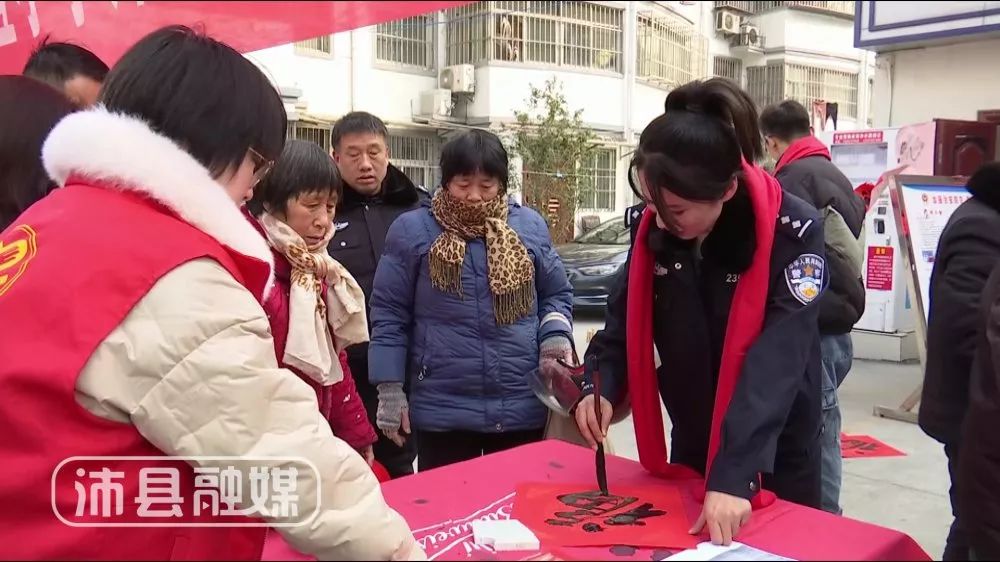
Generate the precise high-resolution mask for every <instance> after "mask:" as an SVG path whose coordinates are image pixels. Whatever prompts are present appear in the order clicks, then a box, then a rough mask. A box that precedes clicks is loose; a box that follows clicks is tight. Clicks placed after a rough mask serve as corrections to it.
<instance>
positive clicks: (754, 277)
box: [625, 161, 781, 508]
mask: <svg viewBox="0 0 1000 562" xmlns="http://www.w3.org/2000/svg"><path fill="white" fill-rule="evenodd" d="M743 180H744V184H745V185H746V188H747V190H748V192H749V196H750V201H751V204H752V206H753V213H754V232H755V235H756V239H757V247H756V249H755V250H754V254H753V264H752V265H751V266H750V269H748V270H747V271H746V272H744V273H743V275H742V276H741V277H740V280H739V282H738V283H737V285H736V292H735V294H734V295H733V302H732V306H731V308H730V310H729V322H728V325H727V327H726V339H725V345H724V347H723V351H722V363H721V365H720V367H719V383H718V388H717V390H716V393H715V405H714V408H713V410H712V431H711V434H710V437H709V445H708V462H707V463H706V467H705V474H706V476H707V475H708V474H709V473H710V471H711V469H712V462H713V461H714V460H715V456H716V454H717V453H718V451H719V445H720V437H721V432H722V420H723V419H724V418H725V415H726V411H727V410H728V409H729V403H730V401H731V400H732V397H733V392H734V391H735V390H736V383H737V381H738V380H739V376H740V373H741V371H742V369H743V360H744V358H745V357H746V354H747V351H748V350H749V349H750V346H751V345H752V344H753V342H754V341H755V340H756V339H757V336H758V335H759V334H760V331H761V329H762V328H763V325H764V312H765V308H766V304H767V293H768V286H769V279H768V277H769V274H770V265H771V263H770V262H771V248H772V246H773V245H774V226H775V224H776V222H777V220H778V212H779V210H780V207H781V186H780V185H779V184H778V181H777V180H775V179H774V178H773V177H771V176H770V175H768V174H767V173H765V172H764V171H763V170H762V169H761V168H760V167H758V166H753V165H750V164H748V163H747V162H746V161H744V162H743ZM655 222H656V217H655V215H654V214H653V212H652V211H650V210H648V209H647V210H646V212H645V213H644V214H643V216H642V222H640V223H639V233H638V234H637V235H636V239H635V245H634V247H633V249H632V261H631V265H630V266H629V268H630V269H629V281H628V304H627V305H626V314H627V317H626V322H627V326H628V328H627V330H628V331H627V337H626V344H625V349H626V351H627V356H628V358H627V363H628V385H629V396H630V401H631V404H632V421H633V423H634V424H635V435H636V442H637V445H638V449H639V461H640V462H641V463H642V466H643V467H645V468H646V470H648V471H650V472H652V473H653V474H655V475H657V476H660V477H663V478H698V477H700V476H699V475H698V474H697V473H696V472H695V471H694V470H692V469H691V468H688V467H686V466H681V465H674V464H670V463H669V462H668V458H669V457H668V456H667V442H666V436H665V434H664V431H663V415H662V413H661V410H660V408H661V400H660V389H659V384H658V380H657V376H656V367H655V364H654V357H653V353H654V352H653V343H654V342H653V267H654V260H655V258H654V256H653V252H652V251H651V250H650V248H649V245H648V243H647V239H648V234H649V229H650V228H653V225H654V224H655ZM665 368H666V367H665ZM681 376H683V374H681ZM773 501H774V495H773V494H771V493H770V492H765V493H762V494H758V495H757V496H756V497H754V499H753V500H752V503H753V506H754V507H755V508H759V507H765V506H767V505H770V503H772V502H773Z"/></svg>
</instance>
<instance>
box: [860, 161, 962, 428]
mask: <svg viewBox="0 0 1000 562" xmlns="http://www.w3.org/2000/svg"><path fill="white" fill-rule="evenodd" d="M888 183H889V197H890V199H891V201H892V209H893V214H894V215H895V217H894V218H895V222H896V231H897V232H898V233H899V247H900V254H902V258H903V263H904V264H905V270H906V271H907V273H908V275H906V279H907V284H908V285H909V289H910V294H911V295H912V296H913V301H914V302H913V305H914V306H913V309H914V310H915V311H916V313H917V315H916V318H915V319H914V320H915V322H914V324H915V326H916V332H917V334H916V335H917V353H918V355H919V356H920V362H921V363H926V358H927V315H928V314H929V312H930V289H931V273H932V272H933V271H934V264H935V261H936V259H937V248H938V242H939V241H940V239H941V233H942V232H943V231H944V227H945V225H947V224H948V220H949V219H950V218H951V215H952V213H954V212H955V210H956V209H958V207H959V205H961V204H962V203H964V202H965V201H966V200H967V199H969V197H970V195H969V192H968V191H966V189H965V178H947V177H937V176H909V175H898V176H892V177H890V178H889V182H888ZM922 388H923V385H921V386H918V387H917V388H916V389H914V390H913V391H912V392H911V393H910V395H909V396H907V398H906V399H905V400H904V401H903V403H902V404H901V405H900V406H899V407H898V408H888V407H885V406H876V407H875V415H878V416H882V417H887V418H892V419H897V420H901V421H908V422H914V423H915V422H916V415H915V414H914V412H913V409H914V408H915V407H916V406H917V404H918V403H919V402H920V394H921V390H922Z"/></svg>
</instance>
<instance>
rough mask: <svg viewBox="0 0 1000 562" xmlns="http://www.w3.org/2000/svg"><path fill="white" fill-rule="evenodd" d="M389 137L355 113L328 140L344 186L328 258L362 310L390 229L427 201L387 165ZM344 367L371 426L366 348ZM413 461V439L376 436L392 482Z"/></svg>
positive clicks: (374, 406)
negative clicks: (351, 281) (359, 297)
mask: <svg viewBox="0 0 1000 562" xmlns="http://www.w3.org/2000/svg"><path fill="white" fill-rule="evenodd" d="M388 136H389V132H388V129H387V128H386V126H385V123H383V122H382V120H381V119H379V118H378V117H376V116H374V115H372V114H370V113H365V112H354V113H348V114H347V115H345V116H344V117H342V118H341V119H340V120H339V121H337V123H336V124H335V125H334V126H333V133H332V135H331V139H330V140H331V143H332V146H333V150H334V154H333V156H334V160H335V161H336V162H337V169H338V170H339V171H340V177H341V178H342V179H343V181H344V195H343V198H342V200H341V201H340V202H339V203H338V205H337V217H336V219H335V225H334V226H335V228H336V229H337V233H336V234H335V235H334V237H333V240H331V241H330V246H329V250H330V255H331V256H333V258H334V259H336V260H337V261H339V262H340V263H342V264H344V266H345V267H346V268H347V270H348V271H350V272H351V275H353V276H354V278H355V279H357V281H358V284H359V285H361V289H362V290H363V291H364V293H365V302H366V305H368V303H370V302H371V296H372V282H373V280H374V278H375V267H376V266H377V265H378V260H379V258H380V257H381V256H382V249H383V246H384V245H385V235H386V233H387V232H389V226H390V225H391V224H392V222H393V221H394V220H396V217H398V216H399V215H401V214H403V213H405V212H407V211H410V210H412V209H415V208H417V207H418V206H420V203H421V201H423V200H426V199H428V198H429V195H428V194H427V192H426V191H424V190H423V189H421V188H418V187H416V186H414V185H413V182H412V181H410V179H409V178H407V177H406V174H404V173H403V172H402V171H400V170H399V168H396V167H395V166H393V165H392V164H390V163H389V156H390V155H389V147H388V144H387V140H388ZM369 312H370V309H369ZM370 318H371V315H370V314H369V319H370ZM369 328H370V326H369ZM347 361H348V364H349V365H350V367H351V373H352V374H353V375H354V379H355V382H356V384H357V387H358V394H360V395H361V400H362V401H363V402H364V404H365V409H366V410H367V411H368V418H369V419H370V420H371V423H372V425H374V424H375V413H376V411H377V410H378V391H377V390H376V389H375V387H374V386H373V385H372V384H371V383H370V382H369V381H368V344H359V345H355V346H352V347H349V348H348V349H347ZM416 455H417V452H416V444H415V442H414V440H413V439H409V440H407V442H406V443H405V444H404V445H403V447H399V446H397V445H396V444H395V443H393V442H392V441H390V440H389V439H388V438H386V437H385V435H382V434H379V440H378V442H377V443H375V460H377V461H378V462H380V463H381V464H382V465H383V466H385V468H386V470H387V471H388V472H389V475H390V476H392V477H393V478H397V477H400V476H405V475H407V474H413V461H414V459H415V458H416Z"/></svg>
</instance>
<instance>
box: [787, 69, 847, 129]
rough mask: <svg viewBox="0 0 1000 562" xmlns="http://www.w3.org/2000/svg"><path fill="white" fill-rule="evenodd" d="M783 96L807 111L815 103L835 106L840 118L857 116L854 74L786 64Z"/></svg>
mask: <svg viewBox="0 0 1000 562" xmlns="http://www.w3.org/2000/svg"><path fill="white" fill-rule="evenodd" d="M784 97H786V98H791V99H794V100H796V101H798V102H799V103H801V104H802V105H804V106H806V107H807V108H808V107H809V106H810V105H811V104H812V102H813V101H815V100H823V101H825V102H827V103H836V104H837V105H838V106H839V107H838V109H839V113H840V117H842V118H846V119H855V118H856V117H857V116H858V73H857V72H844V71H841V70H832V69H829V68H821V67H817V66H806V65H802V64H786V65H785V92H784Z"/></svg>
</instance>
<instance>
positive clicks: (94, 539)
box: [0, 26, 423, 560]
mask: <svg viewBox="0 0 1000 562" xmlns="http://www.w3.org/2000/svg"><path fill="white" fill-rule="evenodd" d="M164 84H169V85H170V87H169V88H165V87H164ZM234 92H238V93H239V95H233V94H234ZM286 121H287V118H286V115H285V109H284V107H283V105H282V103H281V98H280V96H279V95H278V92H277V91H276V90H275V88H274V86H273V85H272V84H271V83H270V82H269V81H268V79H267V78H266V77H265V76H264V74H263V73H261V71H260V70H259V69H258V68H257V67H256V66H254V65H253V63H251V62H250V61H248V60H247V59H246V58H244V57H243V55H241V54H240V53H239V52H237V51H236V50H234V49H232V48H231V47H229V46H228V45H225V44H223V43H220V42H218V41H216V40H214V39H212V38H210V37H207V36H205V35H203V34H200V33H196V32H194V31H192V30H191V29H189V28H186V27H181V26H171V27H166V28H163V29H160V30H157V31H155V32H153V33H151V34H149V35H147V36H146V37H144V38H142V39H140V40H139V41H138V42H137V43H136V44H135V45H133V46H132V47H131V48H130V49H129V50H128V51H127V52H126V53H125V54H124V55H123V57H122V58H121V60H120V61H119V62H118V63H117V64H116V65H115V69H114V71H113V72H111V73H110V74H109V75H108V78H107V81H106V83H105V85H104V87H103V88H102V90H101V99H100V103H99V104H98V105H97V106H95V107H94V108H91V109H89V110H87V111H80V112H77V113H73V114H71V115H69V116H68V117H66V118H64V119H63V120H62V121H61V122H60V123H59V124H58V125H56V127H55V128H54V129H53V130H52V132H51V134H50V135H49V137H48V139H47V140H46V141H45V144H44V146H43V149H42V159H43V162H44V164H45V168H46V170H47V171H48V172H49V175H50V176H51V177H52V178H53V180H55V181H56V183H57V184H59V185H61V186H62V187H60V188H59V189H56V190H55V191H53V192H52V193H51V194H50V195H48V196H47V197H45V198H43V199H42V200H41V201H39V202H38V203H37V204H35V205H34V206H32V207H31V208H30V209H28V210H27V211H26V212H25V213H23V214H22V215H21V216H20V217H19V218H18V219H17V220H16V221H15V222H14V223H13V224H12V225H11V226H9V227H8V228H7V230H5V231H4V232H3V233H0V246H6V247H7V248H8V249H9V253H6V255H5V256H4V257H5V264H4V265H5V266H8V268H9V267H10V265H11V264H16V265H15V267H16V268H17V270H16V271H15V272H14V273H15V274H14V275H7V276H4V278H3V280H2V281H0V318H3V322H4V323H5V324H6V325H10V326H16V327H17V329H15V330H5V331H4V335H3V337H2V338H0V357H3V360H2V361H0V388H3V389H4V391H3V393H2V395H0V426H2V427H3V428H4V431H3V432H2V433H0V458H3V459H4V465H5V467H6V468H7V470H9V471H11V473H12V474H17V478H3V479H0V502H3V504H4V505H8V506H17V509H7V510H3V511H2V512H0V543H2V544H3V545H4V546H3V549H4V555H5V556H9V557H11V558H22V559H81V560H84V559H139V558H149V559H164V560H166V559H170V558H189V559H198V560H205V559H218V560H259V559H260V555H261V552H262V549H263V545H264V541H265V537H266V534H267V532H268V530H267V528H266V527H260V526H256V527H251V526H242V527H221V526H218V525H212V524H211V522H215V521H217V519H216V518H215V517H214V516H211V517H209V520H210V522H209V526H201V527H186V526H182V525H174V524H172V523H174V522H176V523H185V522H190V521H191V520H193V519H195V518H196V517H197V515H196V514H195V513H194V509H193V508H192V506H191V505H190V503H188V504H185V506H178V507H179V508H180V514H179V515H180V517H175V518H171V524H167V525H162V526H143V527H141V528H139V527H131V528H124V527H108V526H103V525H98V526H83V527H81V526H70V525H67V524H66V523H65V519H60V518H59V517H57V512H56V511H57V510H58V514H61V515H62V516H63V517H72V516H73V513H74V512H76V511H79V510H80V509H81V508H80V507H79V506H83V505H84V504H83V503H81V497H80V496H79V495H78V494H79V487H80V486H83V485H84V483H85V482H90V483H91V487H92V486H93V482H95V481H97V480H90V479H86V480H83V481H77V482H74V479H73V478H72V477H70V478H65V479H63V480H61V481H59V482H56V481H55V479H54V478H53V470H55V469H56V467H57V466H59V465H60V463H62V462H65V461H66V460H67V459H69V458H71V457H88V456H94V457H103V458H104V460H102V461H101V462H100V464H99V466H100V467H103V471H110V472H111V473H112V474H113V473H115V472H122V473H123V474H124V473H125V472H126V471H127V472H128V474H129V475H130V476H131V478H124V479H122V480H117V481H111V480H109V481H108V482H109V483H112V485H113V486H115V487H117V488H118V499H119V500H120V503H119V504H118V505H119V506H122V505H127V506H128V507H127V508H126V509H127V510H128V512H125V511H122V513H123V515H131V516H134V517H136V518H141V517H143V516H144V515H143V509H144V508H141V507H139V508H137V507H136V505H137V504H140V503H141V502H140V501H139V500H140V498H143V497H147V496H146V492H147V490H148V489H150V488H147V487H145V486H143V485H142V482H143V480H144V479H143V478H141V477H139V475H138V474H137V473H141V471H140V470H138V469H137V466H136V464H135V463H140V464H139V466H142V467H143V468H144V469H145V470H147V471H148V470H153V471H156V472H154V473H153V474H157V473H159V475H160V476H159V477H160V478H161V480H160V481H161V482H163V479H164V478H165V476H163V473H164V472H165V471H170V473H173V474H176V478H174V477H173V475H171V478H170V480H171V483H170V484H171V488H170V490H169V491H172V492H174V493H176V495H178V496H179V497H181V498H190V497H192V495H194V488H195V487H196V476H195V472H194V470H193V468H192V467H191V466H188V465H184V464H180V463H177V462H175V461H171V460H170V458H168V457H171V458H173V457H199V459H198V461H197V462H198V465H199V468H201V469H202V470H205V471H207V470H211V469H216V470H218V471H220V472H221V471H224V470H225V471H229V470H230V467H232V469H233V470H235V471H236V474H237V475H238V480H236V479H235V478H233V480H229V482H230V483H231V482H233V481H234V480H235V481H236V482H241V483H242V485H241V486H240V487H239V489H238V490H233V491H230V492H229V493H233V492H239V493H240V494H242V495H241V496H236V498H235V502H233V503H234V504H235V505H234V507H235V508H237V509H250V510H251V511H250V513H251V514H252V515H255V516H256V515H260V516H262V517H264V518H265V520H266V521H267V522H270V523H285V525H280V526H278V527H277V528H276V529H275V531H276V532H280V533H281V534H282V535H283V536H284V538H285V539H286V540H287V541H288V543H290V544H291V546H293V547H294V548H296V549H297V550H299V551H301V552H304V553H308V554H312V555H314V556H316V557H318V558H320V559H332V560H340V559H357V560H388V559H390V558H397V559H398V558H403V559H406V558H417V559H420V558H423V552H422V551H421V550H420V548H419V546H417V545H416V541H415V540H414V538H413V535H412V533H411V531H410V529H409V527H408V525H407V523H406V521H405V520H403V518H402V517H401V516H400V515H399V514H398V513H396V512H395V511H393V510H392V509H390V508H389V507H388V506H387V505H386V503H385V499H384V498H383V496H382V494H381V490H380V488H379V486H378V483H377V481H376V478H375V476H374V474H373V473H372V470H371V469H370V467H369V466H368V465H366V464H365V462H364V460H363V459H362V458H361V457H360V456H358V454H357V453H356V452H354V450H352V449H351V448H350V447H349V446H348V445H347V444H346V443H344V442H343V441H341V440H339V439H335V438H334V437H333V434H332V433H331V431H330V425H329V423H328V422H327V420H325V419H324V418H323V417H322V416H321V415H320V413H319V409H318V407H317V403H316V393H315V392H313V390H312V389H311V388H309V386H308V385H307V384H305V383H303V382H302V381H301V380H300V379H299V377H297V376H295V375H294V374H293V373H292V372H290V371H288V370H285V369H281V368H279V367H278V364H277V361H276V359H275V352H274V342H273V341H272V338H271V334H270V326H269V323H268V320H267V316H266V315H265V313H264V310H263V308H261V305H260V300H262V299H263V297H264V295H265V293H266V291H267V287H268V285H269V280H270V277H271V272H272V269H273V264H272V254H271V251H270V249H269V248H268V246H267V243H266V242H265V240H264V239H263V238H262V237H261V236H260V234H259V233H258V232H257V231H255V230H254V228H253V226H252V225H251V224H250V222H249V221H247V219H246V217H245V216H244V215H243V214H242V213H241V211H240V205H242V204H243V203H244V202H245V201H246V200H248V199H249V198H250V196H251V193H252V191H253V188H254V187H255V186H256V185H257V183H258V182H259V181H260V179H261V178H262V177H264V176H265V175H266V174H267V171H268V169H269V168H270V167H271V165H272V162H273V161H274V160H275V159H277V158H278V156H279V155H280V154H281V151H282V148H283V147H284V143H285V134H286V127H287V122H286ZM8 270H9V269H8ZM57 293H58V294H69V295H74V296H78V297H79V298H72V299H54V298H52V295H53V294H57ZM56 427H57V428H59V431H57V432H54V431H51V428H56ZM109 457H112V458H109ZM113 457H117V459H116V458H113ZM122 457H125V458H124V459H123V458H122ZM134 457H148V458H147V459H146V460H142V459H135V458H134ZM289 457H292V458H296V459H305V460H306V461H308V462H309V463H311V464H312V465H313V466H315V470H308V469H304V468H300V469H299V470H297V472H295V473H292V472H291V470H290V469H291V468H297V467H296V465H295V463H294V462H289V461H288V460H287V459H288V458H289ZM129 459H131V460H129ZM192 462H193V461H192ZM289 465H291V466H289ZM91 466H95V465H91ZM286 466H287V467H288V469H285V468H283V470H286V475H290V476H291V478H292V480H289V481H288V489H291V490H294V491H295V492H294V493H295V494H296V496H297V497H296V498H295V500H296V501H295V504H294V506H295V508H296V511H297V512H298V513H299V514H300V515H299V516H300V517H306V516H309V515H310V514H313V513H315V517H314V518H312V519H311V520H310V523H309V524H308V525H301V524H298V525H296V524H295V523H296V521H294V520H292V521H288V517H287V516H282V513H281V512H280V511H275V510H274V509H268V510H266V511H267V512H268V513H261V510H260V509H259V508H257V507H256V506H257V505H258V504H257V501H254V502H253V504H252V505H251V500H252V499H253V498H257V497H259V496H258V495H257V493H256V492H253V491H252V490H251V475H252V474H259V473H260V471H261V470H263V471H265V474H267V475H271V474H273V469H275V468H281V467H286ZM300 466H301V465H300ZM80 471H83V472H84V474H86V470H85V469H83V468H82V467H80V468H79V470H78V471H76V473H77V474H80ZM96 471H97V467H96V466H95V468H94V472H92V473H91V477H93V475H94V474H95V473H96ZM103 471H102V472H103ZM175 471H176V472H175ZM168 474H169V473H168ZM203 474H204V472H203ZM207 474H209V476H208V477H210V475H211V473H210V472H207ZM216 474H219V472H216ZM81 477H82V476H81ZM265 482H266V480H265ZM272 483H273V481H272ZM153 489H155V488H153ZM254 489H256V488H254ZM159 490H160V491H167V490H165V489H164V488H162V487H161V488H159ZM104 497H105V500H107V499H108V497H109V496H104ZM194 497H196V498H197V496H194ZM269 497H270V498H271V499H274V497H273V496H269ZM239 498H242V499H239ZM266 499H267V498H265V501H266ZM223 501H225V500H223ZM95 505H97V501H96V500H95V499H94V497H93V496H92V497H91V506H95ZM267 505H268V506H270V505H272V504H270V503H269V504H267ZM53 507H55V508H56V509H53ZM137 509H138V513H136V510H137ZM93 510H94V508H93V507H92V511H91V513H92V514H94V511H93ZM119 510H120V508H119ZM107 513H108V515H110V516H111V517H114V516H115V515H116V513H114V512H112V511H111V510H107ZM168 513H169V511H168ZM147 515H153V513H149V514H147ZM203 515H204V514H203ZM132 520H134V519H132ZM127 521H128V520H127ZM161 521H162V520H161ZM230 521H231V520H230ZM247 521H249V519H246V518H244V516H239V517H238V518H236V521H235V522H236V523H245V522H247ZM199 522H202V523H203V524H204V519H199ZM227 522H229V521H227Z"/></svg>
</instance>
